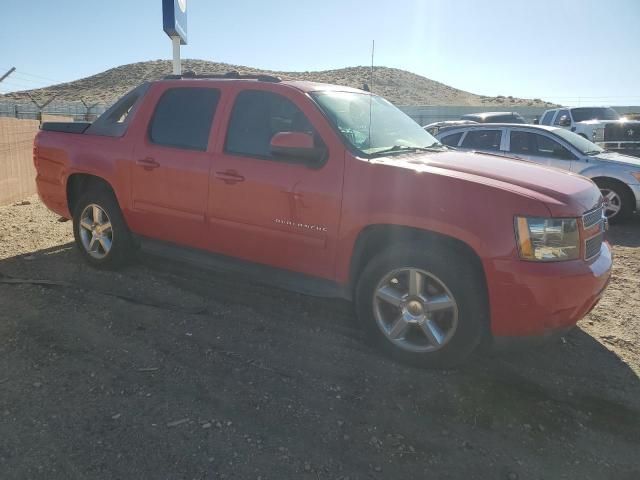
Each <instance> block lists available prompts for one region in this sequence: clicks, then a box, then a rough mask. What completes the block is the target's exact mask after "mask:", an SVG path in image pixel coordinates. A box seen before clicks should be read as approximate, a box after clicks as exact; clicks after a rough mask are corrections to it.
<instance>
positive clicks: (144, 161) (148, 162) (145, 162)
mask: <svg viewBox="0 0 640 480" xmlns="http://www.w3.org/2000/svg"><path fill="white" fill-rule="evenodd" d="M136 165H140V166H141V167H142V168H144V169H145V170H153V169H154V168H158V167H159V166H160V164H159V163H158V162H156V161H155V159H153V158H151V157H147V158H141V159H140V160H136Z"/></svg>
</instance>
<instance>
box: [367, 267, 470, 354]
mask: <svg viewBox="0 0 640 480" xmlns="http://www.w3.org/2000/svg"><path fill="white" fill-rule="evenodd" d="M373 313H374V317H375V320H376V323H377V325H378V327H379V328H380V330H381V331H382V333H383V334H384V335H385V337H386V338H387V339H388V340H389V341H390V342H391V343H393V344H394V345H396V346H398V347H400V348H401V349H403V350H407V351H410V352H418V353H423V352H432V351H436V350H439V349H441V348H442V347H444V346H445V345H446V344H447V343H448V342H449V341H450V340H451V338H452V337H453V335H454V334H455V332H456V329H457V327H458V304H457V302H456V300H455V298H454V297H453V295H452V293H451V292H450V291H449V289H448V288H447V286H446V285H445V284H444V283H443V282H442V280H440V279H439V278H438V277H436V276H435V275H433V274H431V273H428V272H426V271H424V270H421V269H417V268H411V267H403V268H399V269H396V270H393V271H392V272H390V273H388V274H387V275H386V276H385V277H384V278H383V279H382V280H381V281H380V282H379V283H378V286H377V287H376V289H375V291H374V299H373Z"/></svg>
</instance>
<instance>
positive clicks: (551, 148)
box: [509, 128, 577, 170]
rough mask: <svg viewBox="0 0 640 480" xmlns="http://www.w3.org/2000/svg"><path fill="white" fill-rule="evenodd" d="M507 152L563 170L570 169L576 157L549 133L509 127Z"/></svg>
mask: <svg viewBox="0 0 640 480" xmlns="http://www.w3.org/2000/svg"><path fill="white" fill-rule="evenodd" d="M509 153H511V154H512V155H513V156H514V157H516V158H519V159H522V160H529V161H532V162H536V163H540V164H542V165H547V166H549V167H556V168H562V169H563V170H571V162H572V161H574V160H576V159H577V157H576V156H575V155H574V154H573V153H571V152H570V151H569V149H568V148H566V147H565V146H564V145H562V144H561V143H560V142H558V141H557V140H556V139H554V138H553V137H552V136H551V135H549V134H546V133H535V132H531V131H524V130H518V129H515V128H511V129H510V132H509Z"/></svg>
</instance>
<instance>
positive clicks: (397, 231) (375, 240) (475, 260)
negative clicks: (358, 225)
mask: <svg viewBox="0 0 640 480" xmlns="http://www.w3.org/2000/svg"><path fill="white" fill-rule="evenodd" d="M409 242H412V243H413V242H415V243H423V244H425V245H426V246H428V247H431V248H433V247H447V248H450V249H453V250H454V251H456V252H458V253H460V254H461V255H464V256H465V257H466V259H467V260H468V261H469V262H470V264H471V265H472V267H473V269H474V271H475V272H476V274H477V275H478V279H479V280H480V281H481V282H482V285H483V288H484V292H485V298H487V299H488V288H487V279H486V274H485V271H484V267H483V265H482V260H481V259H480V256H479V255H478V253H477V252H476V251H475V250H474V249H473V248H472V247H471V246H470V245H469V244H467V243H466V242H464V241H462V240H459V239H457V238H454V237H451V236H448V235H444V234H441V233H437V232H433V231H431V230H424V229H420V228H415V227H407V226H400V225H392V224H376V225H369V226H367V227H365V228H364V229H362V231H361V232H360V233H359V235H358V237H357V239H356V241H355V244H354V248H353V254H352V256H351V265H350V269H349V290H350V291H353V289H354V288H355V286H356V284H357V282H358V279H359V277H360V274H361V273H362V271H363V270H364V268H365V267H366V265H367V263H368V262H369V261H370V260H371V259H372V258H373V257H374V256H375V255H377V254H378V253H380V252H381V251H383V250H385V249H386V248H388V247H389V246H391V245H393V244H394V243H409Z"/></svg>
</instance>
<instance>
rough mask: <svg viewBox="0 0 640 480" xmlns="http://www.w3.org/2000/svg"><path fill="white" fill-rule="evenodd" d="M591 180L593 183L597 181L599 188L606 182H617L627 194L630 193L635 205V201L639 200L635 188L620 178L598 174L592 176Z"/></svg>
mask: <svg viewBox="0 0 640 480" xmlns="http://www.w3.org/2000/svg"><path fill="white" fill-rule="evenodd" d="M591 180H592V181H593V183H595V184H596V185H597V186H598V188H600V186H601V185H602V183H604V182H611V183H615V184H616V185H619V186H620V188H621V189H622V190H623V191H625V192H626V193H627V195H629V198H630V199H631V200H632V201H633V205H635V203H636V202H637V201H638V199H637V198H636V196H635V194H634V193H633V190H631V188H630V187H629V185H627V184H626V183H625V182H623V181H622V180H620V179H617V178H614V177H607V176H605V175H598V176H595V177H591Z"/></svg>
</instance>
